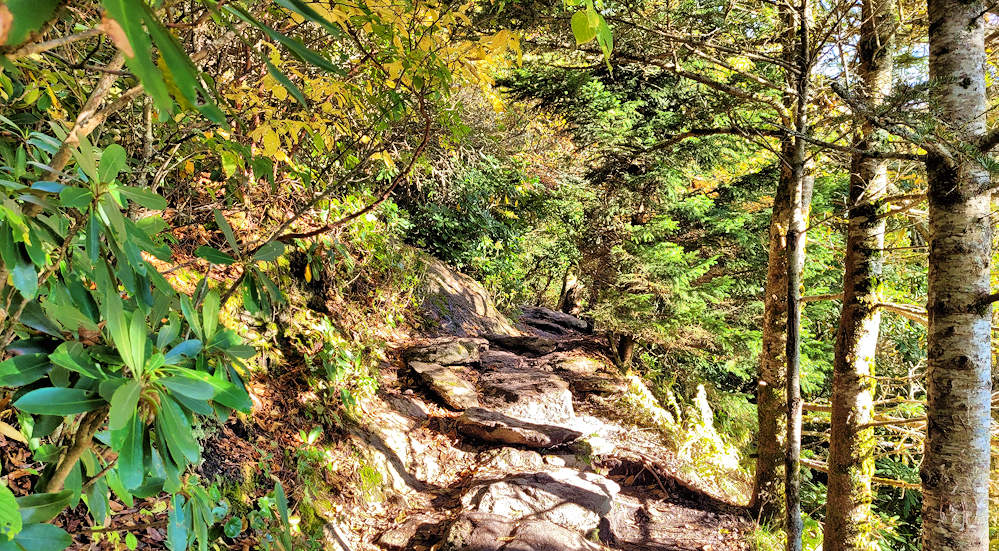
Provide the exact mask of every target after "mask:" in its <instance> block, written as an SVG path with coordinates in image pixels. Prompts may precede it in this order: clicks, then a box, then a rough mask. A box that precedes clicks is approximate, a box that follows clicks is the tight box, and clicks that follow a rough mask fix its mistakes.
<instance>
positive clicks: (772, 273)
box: [750, 140, 793, 522]
mask: <svg viewBox="0 0 999 551" xmlns="http://www.w3.org/2000/svg"><path fill="white" fill-rule="evenodd" d="M790 149H791V142H790V140H785V147H784V151H783V152H782V156H783V157H789V156H790V155H789V153H790ZM792 187H793V183H792V182H791V170H790V167H789V166H788V165H787V164H782V166H781V173H780V181H779V182H778V184H777V193H775V194H774V204H773V210H772V211H771V214H770V232H769V237H768V242H769V251H768V255H769V259H768V261H767V283H766V287H765V289H764V291H763V343H762V345H763V346H762V350H761V351H760V380H759V383H758V386H757V389H756V416H757V420H758V422H759V431H758V433H757V442H758V445H757V458H756V483H755V485H754V487H753V499H752V502H751V504H750V505H751V508H752V509H753V510H755V511H756V512H757V515H758V516H759V518H760V519H761V520H762V521H764V522H770V521H774V520H778V519H781V518H783V516H784V445H785V442H786V440H785V432H784V431H785V429H786V427H785V423H786V422H785V411H786V410H787V402H786V401H785V397H784V386H785V375H786V374H785V371H784V370H785V366H786V365H787V364H786V362H785V356H784V350H785V346H786V344H785V343H786V337H787V333H786V332H785V331H786V330H787V274H788V269H787V258H786V257H785V256H784V249H785V242H784V238H785V234H786V233H787V228H788V226H789V224H790V220H791V188H792Z"/></svg>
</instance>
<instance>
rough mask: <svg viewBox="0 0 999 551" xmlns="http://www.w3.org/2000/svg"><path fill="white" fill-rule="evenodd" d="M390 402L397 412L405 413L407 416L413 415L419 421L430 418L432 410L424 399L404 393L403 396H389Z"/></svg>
mask: <svg viewBox="0 0 999 551" xmlns="http://www.w3.org/2000/svg"><path fill="white" fill-rule="evenodd" d="M388 403H389V404H391V405H392V408H393V409H395V410H396V411H397V412H399V413H401V414H402V415H405V416H406V417H412V418H413V419H416V420H417V421H426V420H427V419H429V418H430V410H429V409H427V404H425V403H423V400H420V399H419V398H417V397H415V396H411V395H409V394H403V395H402V396H389V397H388Z"/></svg>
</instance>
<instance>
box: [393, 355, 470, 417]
mask: <svg viewBox="0 0 999 551" xmlns="http://www.w3.org/2000/svg"><path fill="white" fill-rule="evenodd" d="M409 368H410V369H412V370H413V372H414V373H416V374H417V375H418V376H419V377H420V379H421V380H422V381H423V382H424V383H425V384H426V385H427V386H428V387H429V388H430V390H432V391H433V392H434V394H436V395H437V397H438V398H440V399H441V401H443V402H444V404H445V405H447V406H448V407H450V408H452V409H456V410H459V411H461V410H464V409H468V408H473V407H477V406H478V405H479V396H478V394H477V393H476V391H475V386H474V385H473V384H472V383H471V382H470V381H469V376H468V374H467V373H463V372H462V371H461V368H460V367H458V366H443V365H440V364H435V363H423V362H415V361H411V362H409Z"/></svg>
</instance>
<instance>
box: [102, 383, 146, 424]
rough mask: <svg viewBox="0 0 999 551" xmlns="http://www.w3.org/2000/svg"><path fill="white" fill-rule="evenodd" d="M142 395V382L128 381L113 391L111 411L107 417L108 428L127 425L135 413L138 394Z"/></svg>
mask: <svg viewBox="0 0 999 551" xmlns="http://www.w3.org/2000/svg"><path fill="white" fill-rule="evenodd" d="M141 395H142V383H140V382H139V381H134V380H133V381H129V382H127V383H125V384H123V385H121V386H120V387H118V390H115V391H114V394H113V395H112V396H111V412H110V415H109V417H108V428H109V429H111V430H121V429H123V428H125V427H126V426H127V425H128V422H129V421H131V420H132V417H133V416H134V415H135V414H136V408H137V406H138V404H139V396H141Z"/></svg>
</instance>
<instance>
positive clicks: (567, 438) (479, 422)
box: [458, 408, 583, 448]
mask: <svg viewBox="0 0 999 551" xmlns="http://www.w3.org/2000/svg"><path fill="white" fill-rule="evenodd" d="M458 431H460V432H461V433H462V434H465V435H468V436H472V437H474V438H478V439H480V440H484V441H486V442H498V443H501V444H510V445H513V446H528V447H531V448H551V447H555V446H560V445H562V444H566V443H568V442H572V441H574V440H576V439H578V438H579V437H581V436H582V435H583V433H581V432H578V431H575V430H572V429H570V428H566V427H561V426H558V425H546V424H539V423H531V422H528V421H523V420H520V419H517V418H515V417H510V416H508V415H504V414H502V413H498V412H495V411H492V410H488V409H483V408H469V409H466V410H465V412H464V413H463V414H462V415H461V417H459V418H458Z"/></svg>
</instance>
